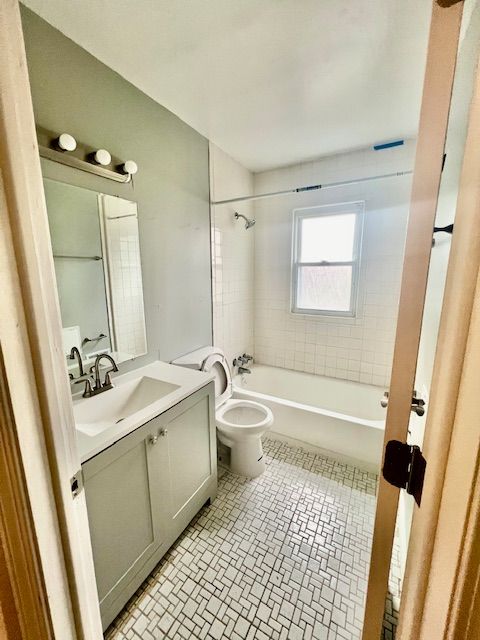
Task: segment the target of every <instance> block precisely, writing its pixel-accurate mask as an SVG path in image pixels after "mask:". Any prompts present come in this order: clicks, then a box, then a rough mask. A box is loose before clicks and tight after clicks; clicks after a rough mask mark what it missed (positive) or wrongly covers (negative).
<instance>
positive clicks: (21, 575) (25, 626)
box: [0, 343, 54, 640]
mask: <svg viewBox="0 0 480 640" xmlns="http://www.w3.org/2000/svg"><path fill="white" fill-rule="evenodd" d="M0 547H1V553H0V562H1V566H0V608H1V611H2V619H3V621H4V625H5V630H4V633H5V635H6V637H7V638H10V637H11V638H22V640H36V639H37V638H39V637H40V638H45V640H53V637H54V636H53V628H52V621H51V618H50V609H49V605H48V602H47V597H46V592H45V584H44V581H43V572H42V567H41V562H40V556H39V553H38V546H37V538H36V535H35V525H34V522H33V518H32V512H31V508H30V500H29V497H28V489H27V484H26V479H25V474H24V470H23V462H22V456H21V452H20V446H19V442H18V429H17V426H16V424H15V416H14V409H13V406H12V402H11V396H10V391H9V389H8V380H7V373H6V370H5V363H4V359H3V353H2V349H1V343H0ZM0 635H1V634H0ZM2 637H3V636H2Z"/></svg>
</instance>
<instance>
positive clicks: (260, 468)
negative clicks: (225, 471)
mask: <svg viewBox="0 0 480 640" xmlns="http://www.w3.org/2000/svg"><path fill="white" fill-rule="evenodd" d="M217 435H218V439H219V440H220V442H221V443H222V444H225V445H226V446H227V447H230V452H231V453H230V471H231V472H232V473H235V474H237V475H239V476H245V477H247V478H257V477H258V476H260V475H262V473H263V472H264V471H265V456H264V453H263V447H262V440H261V438H260V437H259V436H253V437H249V438H248V437H247V438H244V439H242V440H240V441H236V442H234V441H233V440H231V439H230V438H228V437H227V436H225V435H224V434H222V433H221V432H220V431H219V430H218V429H217Z"/></svg>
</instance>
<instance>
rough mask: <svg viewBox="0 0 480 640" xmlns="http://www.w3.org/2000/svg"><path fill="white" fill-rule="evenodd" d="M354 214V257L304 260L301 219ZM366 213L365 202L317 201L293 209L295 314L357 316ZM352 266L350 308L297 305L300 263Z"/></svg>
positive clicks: (292, 304)
mask: <svg viewBox="0 0 480 640" xmlns="http://www.w3.org/2000/svg"><path fill="white" fill-rule="evenodd" d="M347 213H348V214H355V229H354V237H353V247H352V259H351V260H347V261H338V262H327V261H318V262H301V261H300V259H299V257H300V255H301V242H302V237H301V235H302V234H301V228H302V224H301V222H302V220H304V219H306V218H321V217H326V216H329V217H330V216H335V215H341V214H344V215H345V214H347ZM364 213H365V202H364V201H354V202H342V203H338V204H333V205H317V206H313V207H301V208H298V209H294V210H293V233H292V268H291V287H290V291H291V304H290V311H291V313H294V314H296V315H306V316H334V317H335V316H336V317H343V318H355V317H356V316H357V302H358V288H359V287H358V285H359V274H360V257H361V250H362V237H363V222H364ZM302 266H303V267H309V266H313V267H335V266H351V267H352V281H351V282H352V284H351V291H350V305H349V309H348V310H347V311H342V310H339V309H305V308H303V307H299V306H298V305H297V297H298V274H299V267H302Z"/></svg>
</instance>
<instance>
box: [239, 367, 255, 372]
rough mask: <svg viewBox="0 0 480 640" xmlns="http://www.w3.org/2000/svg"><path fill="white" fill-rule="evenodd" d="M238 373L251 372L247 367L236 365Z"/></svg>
mask: <svg viewBox="0 0 480 640" xmlns="http://www.w3.org/2000/svg"><path fill="white" fill-rule="evenodd" d="M238 373H252V372H251V371H250V369H247V367H238Z"/></svg>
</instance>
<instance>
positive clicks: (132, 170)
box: [122, 160, 138, 176]
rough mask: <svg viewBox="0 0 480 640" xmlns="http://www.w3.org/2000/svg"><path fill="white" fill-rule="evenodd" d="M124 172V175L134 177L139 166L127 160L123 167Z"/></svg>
mask: <svg viewBox="0 0 480 640" xmlns="http://www.w3.org/2000/svg"><path fill="white" fill-rule="evenodd" d="M122 171H123V173H128V174H129V175H131V176H133V175H135V174H136V173H137V171H138V165H137V163H136V162H134V161H133V160H125V162H124V163H123V165H122Z"/></svg>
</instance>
